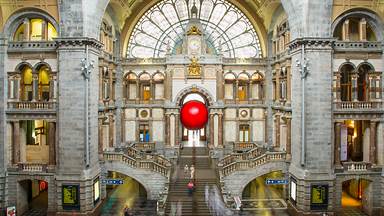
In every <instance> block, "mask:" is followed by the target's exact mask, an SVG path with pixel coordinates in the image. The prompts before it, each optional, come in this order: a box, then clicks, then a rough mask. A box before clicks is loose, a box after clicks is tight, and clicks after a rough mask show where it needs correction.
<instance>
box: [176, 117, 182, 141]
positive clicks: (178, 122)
mask: <svg viewBox="0 0 384 216" xmlns="http://www.w3.org/2000/svg"><path fill="white" fill-rule="evenodd" d="M179 125H180V118H179V114H178V113H176V114H175V145H176V146H178V147H179V144H180V143H181V140H179V137H180V131H179Z"/></svg>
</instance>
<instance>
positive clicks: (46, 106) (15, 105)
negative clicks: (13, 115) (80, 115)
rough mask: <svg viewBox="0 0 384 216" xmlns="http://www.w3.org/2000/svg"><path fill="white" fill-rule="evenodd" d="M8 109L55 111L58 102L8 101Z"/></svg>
mask: <svg viewBox="0 0 384 216" xmlns="http://www.w3.org/2000/svg"><path fill="white" fill-rule="evenodd" d="M8 109H30V110H54V109H56V102H52V101H8Z"/></svg>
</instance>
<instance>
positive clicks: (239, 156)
mask: <svg viewBox="0 0 384 216" xmlns="http://www.w3.org/2000/svg"><path fill="white" fill-rule="evenodd" d="M264 152H266V150H265V149H264V148H254V149H252V150H250V151H247V152H244V153H232V154H230V155H227V156H225V157H224V158H223V159H221V160H220V161H219V163H221V164H223V165H224V166H225V165H228V164H231V163H233V162H235V161H240V160H252V159H254V158H256V157H258V156H260V155H262V154H263V153H264Z"/></svg>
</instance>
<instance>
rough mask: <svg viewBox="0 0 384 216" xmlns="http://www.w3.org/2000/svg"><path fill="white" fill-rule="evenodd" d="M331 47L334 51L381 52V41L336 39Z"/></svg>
mask: <svg viewBox="0 0 384 216" xmlns="http://www.w3.org/2000/svg"><path fill="white" fill-rule="evenodd" d="M333 48H334V49H335V51H339V52H362V51H364V52H366V51H369V52H380V53H381V52H382V45H381V42H375V41H361V42H360V41H359V42H351V41H337V42H335V44H334V47H333Z"/></svg>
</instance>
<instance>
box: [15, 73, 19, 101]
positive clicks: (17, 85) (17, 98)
mask: <svg viewBox="0 0 384 216" xmlns="http://www.w3.org/2000/svg"><path fill="white" fill-rule="evenodd" d="M20 79H21V78H20V76H16V78H15V93H14V94H15V100H17V101H20Z"/></svg>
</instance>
